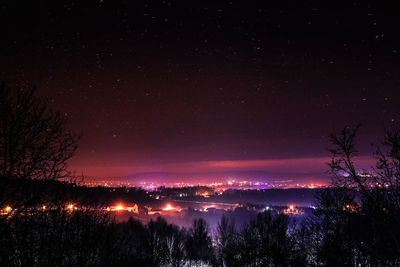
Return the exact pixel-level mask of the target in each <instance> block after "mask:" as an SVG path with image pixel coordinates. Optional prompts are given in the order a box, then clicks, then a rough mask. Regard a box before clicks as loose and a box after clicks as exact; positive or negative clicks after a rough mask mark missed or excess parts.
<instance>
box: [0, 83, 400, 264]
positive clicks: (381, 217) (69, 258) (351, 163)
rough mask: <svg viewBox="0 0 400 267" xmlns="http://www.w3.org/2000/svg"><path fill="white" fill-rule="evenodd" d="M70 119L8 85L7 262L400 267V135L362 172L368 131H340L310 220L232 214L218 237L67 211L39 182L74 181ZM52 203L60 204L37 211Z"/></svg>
mask: <svg viewBox="0 0 400 267" xmlns="http://www.w3.org/2000/svg"><path fill="white" fill-rule="evenodd" d="M66 122H67V119H66V117H65V116H62V115H61V114H60V113H58V112H55V111H53V110H52V109H50V108H49V107H48V105H47V104H46V102H45V101H43V100H41V99H40V98H38V97H36V96H35V90H34V89H26V88H16V89H12V88H10V87H8V86H7V85H6V84H5V83H3V84H2V85H1V86H0V186H1V190H0V205H1V207H4V205H7V204H9V205H10V207H12V208H10V209H8V210H6V211H3V212H2V214H1V216H0V248H1V250H0V265H1V266H399V265H400V227H399V225H400V224H399V220H400V191H399V190H400V187H399V183H400V130H399V129H396V128H392V129H387V130H385V131H384V138H383V141H382V145H381V146H380V147H378V148H377V150H376V153H375V155H374V156H375V158H376V166H374V167H373V168H372V169H371V170H369V171H366V170H365V171H362V172H360V171H359V169H358V168H357V166H356V165H355V159H356V157H357V155H358V151H357V148H356V144H355V140H356V134H357V131H358V129H359V127H358V126H357V127H355V128H351V127H345V128H344V129H343V130H342V131H340V132H339V133H337V134H332V135H331V138H330V140H331V144H332V148H331V149H330V152H331V154H332V159H331V161H330V162H329V167H330V172H331V174H332V177H333V180H332V185H331V186H330V187H328V188H326V189H324V190H320V191H318V194H317V195H316V207H315V210H314V212H313V214H312V215H311V216H308V217H306V219H305V220H304V221H303V222H302V223H296V222H295V221H293V220H291V219H290V217H288V216H287V215H285V214H277V213H272V212H271V211H265V212H262V213H259V214H258V215H257V217H256V218H254V219H252V220H250V222H249V223H247V224H245V225H243V226H239V225H236V224H235V222H234V220H233V219H231V218H228V217H226V216H223V217H222V218H221V220H220V222H219V224H218V226H217V229H216V230H215V232H214V233H212V232H211V230H210V228H209V226H208V225H207V223H206V221H205V220H204V219H202V218H199V219H195V220H194V221H193V224H192V226H191V227H190V228H189V229H185V228H179V227H178V226H176V225H173V224H169V223H167V222H166V221H165V220H164V219H163V218H161V217H159V218H158V219H156V220H152V221H150V222H148V223H146V224H143V223H141V222H139V221H136V220H134V219H132V218H131V219H129V220H128V221H126V222H122V223H117V222H116V221H115V220H114V219H113V218H112V217H110V215H109V214H108V213H106V212H103V211H99V210H95V209H87V210H76V211H71V210H68V209H65V208H63V206H62V205H60V203H65V199H68V198H70V196H69V195H68V192H67V191H65V190H61V191H59V192H58V191H57V193H54V192H53V194H51V193H50V192H49V187H48V183H46V186H44V185H43V184H42V183H35V182H33V181H34V180H48V181H51V180H57V179H60V178H65V177H68V176H69V175H70V173H69V172H68V168H67V160H68V159H69V158H70V157H72V156H73V154H74V152H75V150H76V148H77V143H78V140H79V136H78V135H75V134H73V133H71V132H69V131H68V130H67V127H66ZM50 188H51V187H50ZM138 194H141V192H138ZM50 195H52V197H51V198H50V197H49V196H50ZM144 195H145V194H144ZM44 200H45V201H47V202H46V203H48V207H53V208H46V207H45V206H43V209H42V210H40V209H38V208H37V207H38V205H41V204H42V203H43V201H44Z"/></svg>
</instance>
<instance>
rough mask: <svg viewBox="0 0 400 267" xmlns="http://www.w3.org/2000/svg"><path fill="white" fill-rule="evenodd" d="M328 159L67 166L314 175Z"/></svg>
mask: <svg viewBox="0 0 400 267" xmlns="http://www.w3.org/2000/svg"><path fill="white" fill-rule="evenodd" d="M330 160H331V158H329V157H315V158H289V159H260V160H221V161H191V162H180V163H161V164H140V165H136V164H132V165H111V164H110V165H104V164H103V165H91V166H83V165H75V166H71V167H72V169H73V170H75V171H76V172H77V173H81V172H83V174H84V175H87V176H91V177H107V176H108V177H110V176H128V175H134V174H136V173H177V174H179V173H207V172H218V171H220V172H223V171H254V170H256V171H268V172H274V173H279V172H284V173H287V172H290V173H307V172H309V173H316V172H321V173H323V172H325V171H327V170H328V169H329V167H328V166H327V163H328V162H329V161H330ZM373 162H374V161H373V158H371V157H366V156H360V157H358V158H357V159H356V164H358V167H359V168H369V167H371V166H373Z"/></svg>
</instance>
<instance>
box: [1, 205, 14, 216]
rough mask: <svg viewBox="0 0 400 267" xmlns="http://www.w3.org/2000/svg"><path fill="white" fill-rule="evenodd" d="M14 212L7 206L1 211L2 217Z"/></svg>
mask: <svg viewBox="0 0 400 267" xmlns="http://www.w3.org/2000/svg"><path fill="white" fill-rule="evenodd" d="M11 211H12V208H11V207H10V206H6V207H4V208H3V209H0V215H7V214H9V213H10V212H11Z"/></svg>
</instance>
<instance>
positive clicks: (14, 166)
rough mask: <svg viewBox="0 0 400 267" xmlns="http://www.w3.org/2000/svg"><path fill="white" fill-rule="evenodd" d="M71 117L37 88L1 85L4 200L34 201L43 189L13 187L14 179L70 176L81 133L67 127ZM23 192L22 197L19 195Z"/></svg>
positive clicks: (0, 174)
mask: <svg viewBox="0 0 400 267" xmlns="http://www.w3.org/2000/svg"><path fill="white" fill-rule="evenodd" d="M66 123H67V117H66V116H63V115H62V114H60V113H59V112H55V111H53V110H52V109H51V108H49V106H48V105H47V103H46V102H45V101H43V100H41V99H40V98H38V97H36V96H35V89H34V88H31V89H28V88H15V89H12V88H10V87H8V86H6V84H5V83H2V84H1V85H0V187H1V188H2V190H1V193H0V194H1V195H0V204H2V205H4V204H5V202H9V201H10V199H11V200H12V202H13V203H12V204H13V208H16V207H18V206H26V205H28V203H29V205H33V204H34V203H30V202H34V199H37V198H38V194H39V192H40V190H37V188H35V190H31V188H29V187H27V186H26V184H20V185H19V186H18V187H13V186H12V185H13V183H10V182H9V181H10V180H12V179H58V178H63V177H66V176H67V175H68V174H69V172H68V170H67V160H68V159H69V158H71V157H72V155H73V154H74V152H75V150H76V148H77V141H78V138H79V137H78V136H76V135H74V134H72V133H71V132H70V131H68V130H67V128H66ZM18 196H20V199H17V197H18Z"/></svg>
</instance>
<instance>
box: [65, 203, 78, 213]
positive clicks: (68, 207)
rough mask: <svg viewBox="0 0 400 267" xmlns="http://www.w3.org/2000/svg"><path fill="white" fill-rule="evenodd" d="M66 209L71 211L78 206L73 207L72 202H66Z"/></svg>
mask: <svg viewBox="0 0 400 267" xmlns="http://www.w3.org/2000/svg"><path fill="white" fill-rule="evenodd" d="M67 209H68V210H69V211H73V210H77V209H78V208H77V207H75V205H74V204H72V203H70V204H67Z"/></svg>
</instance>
